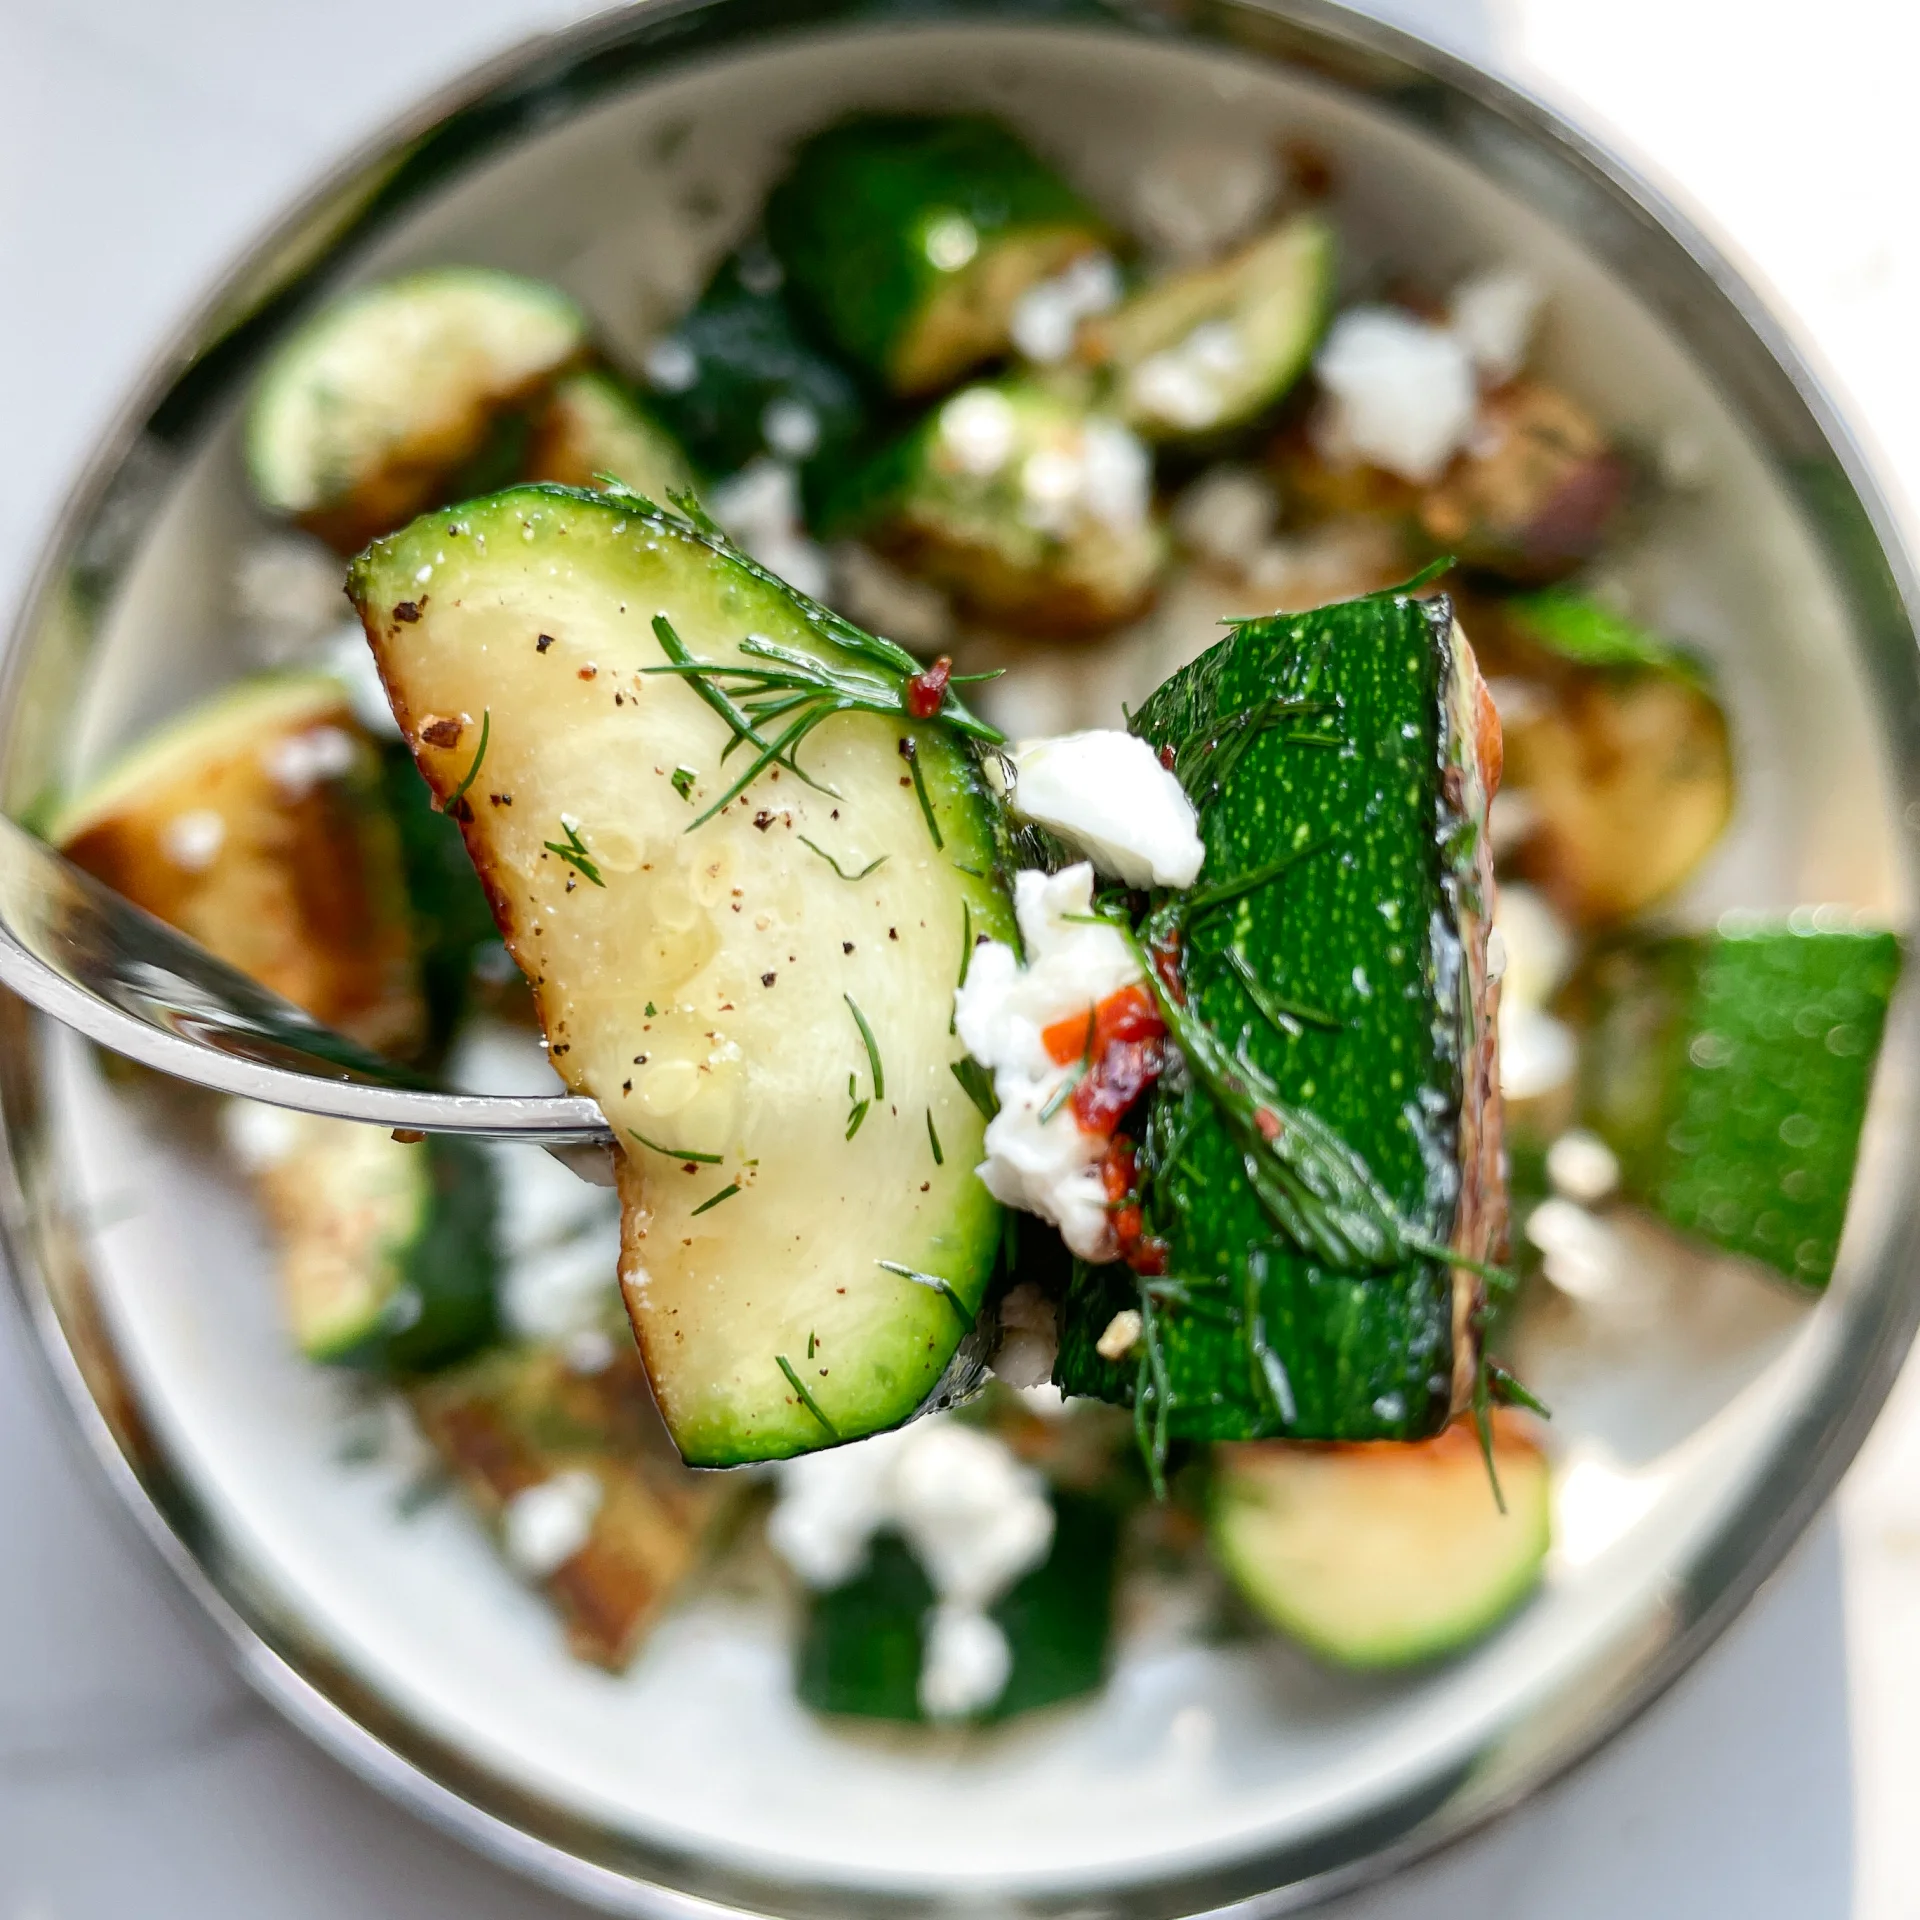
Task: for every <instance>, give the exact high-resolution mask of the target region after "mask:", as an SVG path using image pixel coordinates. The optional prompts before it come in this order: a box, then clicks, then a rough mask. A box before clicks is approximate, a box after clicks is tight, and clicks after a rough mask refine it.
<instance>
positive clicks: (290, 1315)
mask: <svg viewBox="0 0 1920 1920" xmlns="http://www.w3.org/2000/svg"><path fill="white" fill-rule="evenodd" d="M238 1104H239V1103H236V1105H238ZM233 1132H234V1134H235V1136H236V1138H237V1139H238V1140H239V1141H240V1143H241V1145H242V1157H243V1158H244V1159H246V1160H248V1161H250V1162H251V1163H252V1165H253V1167H254V1169H255V1179H256V1183H257V1185H258V1187H259V1191H260V1197H261V1201H262V1204H263V1205H264V1206H265V1208H266V1212H267V1215H268V1218H269V1219H270V1220H271V1222H272V1223H273V1228H274V1238H275V1242H276V1246H277V1249H278V1263H279V1269H280V1282H281V1295H282V1298H283V1300H284V1302H285V1307H286V1315H287V1322H288V1325H289V1327H290V1328H291V1330H292V1332H293V1336H294V1340H295V1342H296V1344H297V1345H298V1346H299V1349H300V1351H301V1352H302V1353H303V1354H305V1355H306V1357H307V1358H308V1359H309V1360H318V1361H322V1362H325V1363H326V1364H328V1365H332V1366H344V1367H357V1368H362V1369H365V1370H368V1371H372V1372H378V1373H385V1374H403V1375H404V1374H413V1373H420V1372H424V1371H427V1370H430V1369H432V1368H435V1367H441V1366H446V1365H449V1364H450V1363H452V1362H454V1361H457V1360H463V1359H465V1358H466V1357H467V1356H468V1355H469V1354H471V1353H474V1352H476V1351H477V1350H478V1349H479V1348H481V1347H483V1346H485V1345H487V1344H488V1343H489V1342H490V1341H492V1340H493V1339H494V1338H496V1337H497V1335H498V1332H499V1317H498V1312H497V1307H496V1297H495V1296H496V1289H497V1282H498V1274H499V1258H498V1254H497V1252H496V1249H495V1246H494V1231H493V1227H494V1187H493V1175H492V1170H491V1168H490V1167H489V1166H488V1164H487V1159H486V1151H485V1149H484V1148H482V1147H480V1146H477V1145H475V1144H474V1143H473V1142H472V1141H469V1140H461V1139H456V1138H453V1137H450V1136H445V1135H436V1136H434V1137H432V1138H430V1139H427V1140H417V1141H399V1140H395V1139H394V1138H393V1137H392V1135H391V1134H389V1133H387V1132H386V1131H385V1130H384V1129H383V1128H380V1127H368V1126H362V1125H360V1124H358V1123H357V1122H354V1121H350V1120H328V1119H323V1118H321V1117H320V1116H318V1115H316V1114H305V1113H299V1114H296V1113H284V1112H279V1111H276V1110H273V1109H269V1108H243V1109H242V1111H241V1112H240V1113H239V1114H238V1115H236V1116H235V1124H234V1127H233Z"/></svg>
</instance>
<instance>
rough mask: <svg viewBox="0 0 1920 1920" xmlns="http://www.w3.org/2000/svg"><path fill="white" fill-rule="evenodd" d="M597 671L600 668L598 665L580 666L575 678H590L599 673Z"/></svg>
mask: <svg viewBox="0 0 1920 1920" xmlns="http://www.w3.org/2000/svg"><path fill="white" fill-rule="evenodd" d="M599 671H600V669H599V668H598V667H592V666H588V667H582V668H581V669H580V671H579V673H578V675H577V676H576V678H578V679H581V680H591V679H593V678H594V677H595V676H596V675H597V674H598V673H599Z"/></svg>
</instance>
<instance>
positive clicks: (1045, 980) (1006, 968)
mask: <svg viewBox="0 0 1920 1920" xmlns="http://www.w3.org/2000/svg"><path fill="white" fill-rule="evenodd" d="M1092 906H1093V869H1092V867H1090V866H1088V865H1085V864H1084V863H1083V864H1081V865H1079V866H1073V867H1068V868H1067V869H1066V871H1065V872H1064V873H1057V874H1052V875H1048V874H1043V873H1022V874H1019V875H1018V876H1016V878H1015V881H1014V911H1015V913H1016V915H1017V917H1018V919H1019V922H1020V937H1021V939H1022V941H1024V942H1025V945H1026V950H1027V964H1026V966H1024V967H1023V966H1021V964H1020V962H1019V960H1018V959H1017V958H1016V957H1015V955H1014V951H1013V949H1012V948H1011V947H1009V946H1006V945H1003V944H1002V943H1001V942H1000V941H998V940H988V941H983V942H982V943H981V944H980V945H979V946H977V947H975V948H974V950H973V958H972V961H971V963H970V964H969V966H968V969H967V978H966V981H965V983H964V984H963V985H962V986H961V987H960V988H959V989H958V990H957V991H956V993H955V995H954V1024H955V1028H956V1030H957V1031H958V1033H959V1035H960V1041H961V1044H962V1045H963V1046H964V1047H965V1048H966V1049H967V1051H968V1052H969V1053H970V1054H972V1055H973V1057H974V1058H975V1059H976V1060H978V1061H979V1062H980V1064H981V1065H982V1066H984V1067H987V1068H989V1069H990V1070H991V1071H992V1073H993V1087H994V1092H995V1093H996V1094H997V1095H998V1096H999V1100H1000V1111H999V1113H998V1114H996V1115H995V1116H994V1118H993V1119H992V1120H991V1121H990V1122H989V1123H988V1126H987V1133H986V1141H985V1146H986V1153H987V1157H986V1159H985V1160H984V1161H983V1162H982V1163H981V1165H980V1167H979V1169H978V1171H979V1175H980V1179H981V1182H982V1183H983V1184H984V1185H985V1187H986V1189H987V1191H988V1192H989V1193H991V1194H992V1195H993V1196H994V1198H995V1199H996V1200H998V1201H1000V1202H1001V1203H1002V1204H1003V1205H1005V1206H1009V1207H1020V1208H1023V1209H1025V1211H1027V1212H1029V1213H1036V1214H1038V1215H1039V1216H1040V1218H1041V1219H1043V1220H1047V1221H1051V1222H1052V1224H1053V1225H1054V1226H1056V1227H1058V1228H1059V1230H1060V1235H1061V1238H1062V1239H1064V1240H1065V1241H1066V1243H1067V1245H1068V1246H1069V1247H1071V1248H1072V1249H1073V1251H1074V1252H1075V1253H1077V1254H1078V1255H1079V1256H1080V1257H1081V1259H1083V1260H1096V1261H1098V1260H1111V1259H1113V1258H1114V1257H1115V1255H1116V1253H1117V1251H1118V1243H1117V1242H1116V1240H1115V1238H1114V1232H1113V1223H1112V1220H1111V1219H1110V1218H1109V1216H1108V1212H1107V1198H1106V1189H1105V1187H1104V1186H1103V1185H1102V1182H1101V1178H1100V1163H1101V1161H1102V1159H1103V1158H1104V1156H1105V1153H1106V1148H1107V1142H1106V1140H1105V1139H1104V1138H1103V1137H1102V1136H1100V1135H1099V1134H1094V1133H1087V1132H1084V1131H1083V1130H1082V1129H1081V1127H1080V1125H1079V1122H1078V1120H1077V1119H1076V1117H1075V1115H1074V1112H1073V1108H1072V1106H1071V1104H1069V1103H1068V1102H1067V1101H1065V1100H1058V1099H1057V1098H1056V1096H1058V1095H1059V1094H1060V1093H1061V1091H1062V1089H1063V1088H1064V1087H1065V1086H1066V1085H1067V1082H1068V1078H1069V1075H1070V1074H1071V1073H1072V1071H1073V1069H1072V1068H1071V1067H1062V1066H1059V1065H1057V1064H1056V1063H1055V1061H1054V1058H1053V1056H1052V1055H1051V1054H1050V1053H1049V1052H1048V1051H1047V1045H1046V1041H1045V1039H1044V1038H1043V1036H1044V1034H1045V1032H1046V1030H1047V1028H1048V1027H1051V1026H1055V1025H1057V1024H1058V1023H1059V1022H1060V1021H1062V1020H1068V1019H1072V1018H1075V1017H1084V1016H1085V1015H1086V1014H1087V1013H1088V1011H1089V1010H1090V1009H1091V1008H1093V1007H1096V1006H1098V1005H1099V1003H1100V1002H1101V1001H1103V1000H1105V999H1107V998H1108V997H1109V996H1110V995H1112V994H1115V993H1118V992H1120V991H1121V990H1122V989H1123V988H1125V987H1130V986H1137V985H1139V984H1140V983H1141V981H1142V980H1143V978H1144V976H1143V975H1142V973H1141V971H1140V968H1139V966H1138V965H1137V964H1136V962H1135V960H1134V957H1133V949H1132V948H1131V947H1130V946H1129V945H1128V944H1127V942H1126V941H1124V940H1123V939H1121V937H1120V935H1119V934H1118V933H1117V932H1116V931H1115V930H1114V929H1113V928H1112V927H1109V926H1098V925H1088V924H1086V923H1085V922H1084V921H1081V920H1076V919H1073V918H1070V917H1069V916H1072V915H1076V914H1087V913H1090V912H1091V911H1092ZM1050 1103H1052V1104H1053V1106H1054V1107H1055V1111H1053V1112H1052V1113H1051V1114H1050V1115H1049V1117H1047V1118H1046V1119H1044V1120H1043V1119H1042V1118H1041V1115H1042V1114H1043V1113H1046V1112H1047V1109H1048V1107H1049V1104H1050Z"/></svg>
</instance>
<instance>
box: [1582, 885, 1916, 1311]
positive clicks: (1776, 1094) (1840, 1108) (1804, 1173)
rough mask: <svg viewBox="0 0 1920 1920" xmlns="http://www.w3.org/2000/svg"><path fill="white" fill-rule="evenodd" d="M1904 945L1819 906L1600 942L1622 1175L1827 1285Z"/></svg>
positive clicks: (1606, 1090)
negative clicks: (1621, 942)
mask: <svg viewBox="0 0 1920 1920" xmlns="http://www.w3.org/2000/svg"><path fill="white" fill-rule="evenodd" d="M1903 958H1904V956H1903V954H1902V951H1901V946H1900V942H1899V941H1898V939H1896V938H1895V936H1894V935H1893V934H1891V933H1887V932H1878V931H1875V932H1869V931H1862V930H1855V929H1851V928H1848V929H1838V928H1836V929H1822V928H1819V927H1817V926H1816V925H1814V924H1812V916H1810V915H1809V916H1805V920H1804V922H1803V918H1802V916H1800V915H1795V916H1794V918H1793V919H1792V920H1791V921H1789V922H1786V923H1782V922H1779V921H1772V922H1762V923H1759V924H1748V923H1742V922H1732V923H1730V924H1727V923H1723V926H1722V928H1721V930H1720V931H1718V932H1715V933H1708V934H1694V935H1685V936H1679V937H1675V938H1671V939H1665V940H1655V941H1647V942H1643V943H1639V944H1637V945H1634V946H1622V947H1618V948H1615V949H1613V950H1611V951H1609V952H1606V953H1603V954H1601V955H1600V956H1599V957H1598V958H1597V959H1596V960H1595V962H1594V963H1593V966H1592V968H1591V970H1590V974H1589V978H1588V980H1587V982H1586V988H1587V991H1588V992H1589V993H1591V995H1592V996H1593V1000H1594V1007H1595V1019H1594V1026H1593V1039H1592V1042H1591V1043H1590V1044H1589V1045H1588V1046H1587V1047H1586V1049H1585V1050H1584V1059H1585V1062H1586V1072H1585V1076H1584V1082H1583V1085H1582V1089H1581V1093H1582V1106H1583V1110H1584V1118H1585V1121H1586V1124H1587V1125H1589V1126H1590V1127H1592V1128H1593V1129H1594V1131H1595V1132H1597V1133H1599V1134H1600V1135H1601V1137H1602V1138H1603V1139H1605V1140H1606V1141H1607V1143H1608V1144H1609V1145H1610V1146H1611V1147H1612V1148H1613V1150H1614V1152H1615V1153H1616V1154H1617V1155H1618V1156H1619V1160H1620V1169H1621V1185H1622V1190H1623V1191H1624V1192H1625V1193H1627V1194H1628V1195H1629V1196H1631V1197H1632V1198H1634V1199H1637V1200H1640V1201H1642V1202H1644V1203H1645V1204H1646V1205H1648V1206H1649V1207H1651V1208H1652V1209H1653V1210H1654V1211H1655V1212H1656V1213H1658V1214H1660V1215H1661V1216H1662V1217H1663V1218H1664V1219H1666V1220H1667V1221H1669V1222H1670V1223H1671V1224H1672V1225H1674V1226H1675V1227H1678V1228H1679V1229H1680V1230H1681V1231H1682V1232H1683V1233H1688V1234H1692V1235H1695V1236H1696V1237H1698V1238H1700V1239H1702V1240H1706V1241H1709V1242H1710V1243H1711V1244H1713V1245H1714V1246H1717V1247H1723V1248H1725V1249H1726V1251H1728V1252H1729V1253H1735V1254H1742V1255H1745V1256H1746V1257H1747V1258H1749V1259H1753V1260H1758V1261H1760V1262H1761V1263H1762V1264H1763V1265H1765V1266H1768V1267H1770V1268H1772V1269H1773V1271H1774V1272H1776V1273H1778V1274H1779V1275H1780V1276H1781V1277H1782V1278H1783V1279H1786V1280H1788V1281H1790V1282H1791V1283H1792V1284H1793V1285H1795V1286H1797V1287H1801V1288H1804V1289H1805V1290H1807V1291H1808V1292H1816V1293H1817V1292H1819V1291H1821V1290H1822V1289H1824V1288H1825V1286H1826V1285H1827V1283H1828V1281H1829V1280H1831V1279H1832V1277H1833V1267H1834V1259H1835V1255H1836V1254H1837V1252H1838V1249H1839V1244H1840V1235H1841V1231H1842V1228H1843V1227H1844V1226H1845V1224H1846V1217H1847V1200H1848V1196H1849V1193H1850V1192H1851V1190H1852V1185H1853V1173H1854V1165H1855V1161H1856V1158H1857V1156H1858V1153H1859V1146H1860V1132H1861V1127H1862V1124H1863V1122H1864V1120H1865V1117H1866V1108H1867V1099H1868V1096H1869V1094H1870V1093H1871V1091H1872V1086H1873V1070H1874V1062H1875V1060H1876V1058H1877V1056H1878V1054H1879V1050H1880V1041H1881V1037H1882V1034H1883V1033H1884V1031H1885V1027H1886V1019H1887V1008H1888V1005H1889V1003H1890V1001H1891V999H1892V997H1893V992H1894V989H1895V987H1896V986H1897V984H1898V982H1899V978H1900V973H1901V968H1902V964H1903Z"/></svg>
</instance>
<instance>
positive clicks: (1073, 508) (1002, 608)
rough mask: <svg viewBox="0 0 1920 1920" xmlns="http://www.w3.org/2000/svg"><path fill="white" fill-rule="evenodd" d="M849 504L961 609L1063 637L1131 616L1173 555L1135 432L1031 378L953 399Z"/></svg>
mask: <svg viewBox="0 0 1920 1920" xmlns="http://www.w3.org/2000/svg"><path fill="white" fill-rule="evenodd" d="M849 501H850V504H849V506H848V508H847V517H848V518H849V520H850V521H851V522H852V523H853V524H854V526H855V527H856V529H857V530H858V531H859V532H860V534H861V535H862V537H863V538H865V539H866V540H867V541H868V542H869V543H870V544H871V545H872V546H873V547H875V548H876V549H877V550H878V551H879V552H881V553H883V554H884V555H886V556H887V557H888V558H889V559H891V560H893V561H895V562H896V563H897V564H899V565H900V566H902V567H904V568H906V569H907V570H908V571H909V572H912V573H917V574H919V575H921V576H922V577H923V578H925V579H927V580H930V581H932V582H933V583H934V584H935V585H936V586H939V587H943V588H945V589H946V590H947V591H948V592H949V593H951V594H952V595H953V596H954V598H955V600H956V601H957V602H958V603H959V604H960V605H961V606H962V607H964V608H965V609H966V610H967V611H968V612H970V613H972V614H975V615H976V616H978V617H979V618H981V619H983V620H987V621H992V622H995V623H997V624H999V625H1002V626H1005V627H1009V628H1014V629H1017V630H1019V631H1021V632H1029V633H1037V634H1042V635H1048V636H1052V637H1055V638H1061V639H1065V638H1071V637H1074V636H1076V635H1082V634H1092V633H1099V632H1102V631H1104V630H1106V629H1107V628H1110V627H1114V626H1118V625H1120V624H1121V623H1122V622H1123V621H1126V620H1130V619H1132V618H1133V617H1134V616H1135V615H1136V614H1138V613H1140V612H1141V611H1142V610H1143V609H1144V608H1145V607H1146V605H1147V603H1148V602H1149V601H1150V600H1151V599H1152V598H1153V594H1154V591H1155V589H1156V587H1157V586H1158V584H1159V580H1160V575H1161V573H1162V572H1163V570H1164V568H1165V565H1166V562H1167V557H1168V553H1169V544H1168V540H1167V535H1166V531H1165V529H1164V528H1163V527H1162V526H1161V524H1160V522H1159V520H1158V518H1157V517H1156V516H1155V514H1154V511H1153V500H1152V464H1151V461H1150V460H1149V458H1148V455H1147V450H1146V448H1145V447H1144V446H1142V444H1141V443H1140V441H1139V440H1138V439H1137V438H1136V437H1135V436H1134V434H1133V433H1132V432H1131V430H1130V429H1129V428H1127V427H1126V426H1125V425H1124V424H1123V423H1122V422H1121V421H1120V420H1118V419H1117V418H1115V417H1114V416H1112V415H1110V414H1100V413H1090V412H1088V411H1087V410H1086V409H1085V408H1084V407H1083V406H1081V405H1080V404H1079V403H1078V402H1077V401H1075V400H1072V399H1070V398H1067V397H1065V396H1063V395H1061V394H1058V393H1055V392H1053V391H1051V390H1049V389H1047V388H1045V387H1041V386H1037V385H1032V384H1029V383H1026V382H1006V383H997V384H993V385H981V386H973V387H967V388H965V389H963V390H962V391H961V392H959V393H956V394H955V395H953V397H952V398H951V399H949V400H947V401H945V402H943V403H942V405H941V406H940V407H938V408H937V409H936V410H935V411H934V412H933V413H932V414H930V415H929V416H928V417H927V419H926V420H925V421H923V422H922V423H921V424H920V425H919V426H918V427H917V428H915V429H914V430H913V431H912V432H911V433H909V434H908V435H907V436H906V437H905V438H904V439H903V440H901V441H899V442H897V443H896V444H895V445H894V446H893V447H891V448H890V449H888V450H887V451H886V452H885V453H883V454H881V455H880V456H879V457H878V459H877V460H875V461H874V462H873V463H872V464H871V465H870V467H869V468H868V469H867V471H866V472H865V473H864V474H863V475H862V476H860V478H859V479H858V480H857V481H856V482H855V483H854V486H853V488H852V489H851V491H850V494H849Z"/></svg>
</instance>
